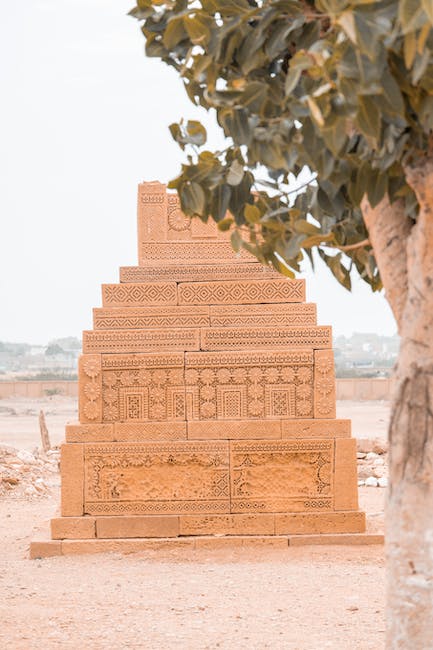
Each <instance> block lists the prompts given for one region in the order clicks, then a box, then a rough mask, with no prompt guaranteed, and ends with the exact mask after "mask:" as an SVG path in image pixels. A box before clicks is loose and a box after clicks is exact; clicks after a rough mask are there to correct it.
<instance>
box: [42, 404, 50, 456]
mask: <svg viewBox="0 0 433 650" xmlns="http://www.w3.org/2000/svg"><path fill="white" fill-rule="evenodd" d="M39 429H40V431H41V440H42V449H43V451H44V453H47V451H49V450H50V449H51V442H50V435H49V433H48V429H47V423H46V422H45V413H44V412H43V411H40V413H39Z"/></svg>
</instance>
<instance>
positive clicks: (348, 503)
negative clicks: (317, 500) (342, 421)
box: [334, 438, 358, 510]
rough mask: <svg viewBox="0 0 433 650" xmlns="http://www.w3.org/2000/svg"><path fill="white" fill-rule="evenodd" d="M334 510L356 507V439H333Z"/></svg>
mask: <svg viewBox="0 0 433 650" xmlns="http://www.w3.org/2000/svg"><path fill="white" fill-rule="evenodd" d="M334 492H335V495H334V504H335V510H357V509H358V477H357V471H356V440H355V439H354V438H339V439H336V440H335V475H334Z"/></svg>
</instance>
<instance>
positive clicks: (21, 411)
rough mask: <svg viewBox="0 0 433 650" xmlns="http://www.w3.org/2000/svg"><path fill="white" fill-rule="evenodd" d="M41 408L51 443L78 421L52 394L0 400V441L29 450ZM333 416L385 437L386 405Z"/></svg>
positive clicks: (345, 406)
mask: <svg viewBox="0 0 433 650" xmlns="http://www.w3.org/2000/svg"><path fill="white" fill-rule="evenodd" d="M41 409H42V410H43V411H44V413H45V417H46V422H47V427H48V431H49V433H50V438H51V442H52V444H53V445H58V444H60V443H61V442H62V441H63V440H64V427H65V423H66V422H71V421H74V420H75V421H76V420H78V412H77V401H76V400H75V399H74V398H72V397H63V396H61V395H53V396H52V397H43V398H40V399H29V398H26V397H15V398H9V399H0V444H5V445H11V446H12V447H16V448H17V449H25V450H27V451H31V450H32V449H33V448H34V447H35V446H37V445H40V435H39V422H38V415H39V411H40V410H41ZM337 417H339V418H349V419H351V420H352V431H353V435H354V436H355V437H356V438H376V437H380V438H386V432H387V426H388V420H389V404H388V402H383V401H374V402H351V401H340V402H337Z"/></svg>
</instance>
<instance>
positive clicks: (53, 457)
mask: <svg viewBox="0 0 433 650" xmlns="http://www.w3.org/2000/svg"><path fill="white" fill-rule="evenodd" d="M59 460H60V449H59V448H53V449H51V450H49V451H48V452H47V453H46V454H44V453H42V452H41V451H40V450H38V449H35V450H34V451H33V452H28V451H23V450H19V449H14V448H13V447H8V446H5V445H0V498H2V497H4V496H6V495H7V496H10V497H12V498H15V499H20V498H23V499H33V498H37V497H41V496H46V495H48V494H49V493H50V491H51V490H52V489H53V488H57V487H58V486H59V485H60V477H59Z"/></svg>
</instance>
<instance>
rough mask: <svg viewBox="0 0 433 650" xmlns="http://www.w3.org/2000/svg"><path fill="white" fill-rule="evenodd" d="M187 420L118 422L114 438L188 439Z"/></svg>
mask: <svg viewBox="0 0 433 650" xmlns="http://www.w3.org/2000/svg"><path fill="white" fill-rule="evenodd" d="M186 437H187V435H186V422H142V423H139V424H136V423H134V422H116V423H115V424H114V439H115V440H116V441H117V442H144V441H155V442H157V441H163V440H186Z"/></svg>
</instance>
